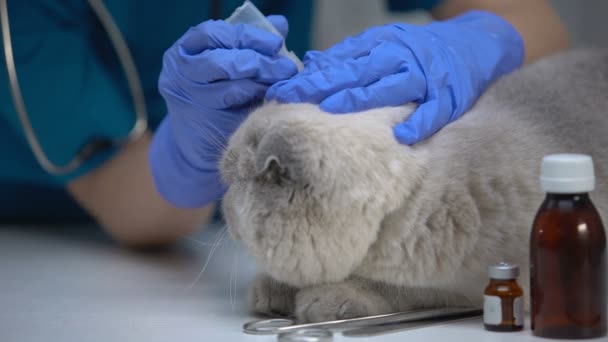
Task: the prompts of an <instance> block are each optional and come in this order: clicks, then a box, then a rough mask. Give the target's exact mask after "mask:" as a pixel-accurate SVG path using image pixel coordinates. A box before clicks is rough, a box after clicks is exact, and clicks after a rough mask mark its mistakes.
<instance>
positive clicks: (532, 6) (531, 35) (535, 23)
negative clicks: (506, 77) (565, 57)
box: [432, 0, 569, 63]
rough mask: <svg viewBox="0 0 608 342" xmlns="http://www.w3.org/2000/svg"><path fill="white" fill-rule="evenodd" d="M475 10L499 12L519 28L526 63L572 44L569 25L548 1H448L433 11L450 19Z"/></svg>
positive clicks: (437, 15) (439, 16) (438, 17)
mask: <svg viewBox="0 0 608 342" xmlns="http://www.w3.org/2000/svg"><path fill="white" fill-rule="evenodd" d="M473 9H480V10H486V11H489V12H493V13H496V14H497V15H499V16H501V17H503V18H504V19H506V20H507V21H509V22H510V23H511V24H512V25H513V26H514V27H515V28H516V29H517V31H518V32H519V33H520V34H521V36H522V37H523V40H524V44H525V48H526V63H530V62H533V61H535V60H537V59H539V58H541V57H544V56H547V55H550V54H553V53H556V52H558V51H561V50H564V49H566V48H567V47H568V45H569V38H568V32H567V30H566V27H565V25H564V24H563V23H562V21H561V19H560V18H559V16H558V15H557V13H556V11H555V10H554V9H553V7H552V6H551V4H550V2H549V1H548V0H446V1H445V2H444V3H443V4H441V5H440V6H438V7H437V8H435V9H434V10H433V12H432V14H433V16H434V17H435V18H437V19H448V18H451V17H454V16H457V15H459V14H462V13H464V12H466V11H469V10H473Z"/></svg>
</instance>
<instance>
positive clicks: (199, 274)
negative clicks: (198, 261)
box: [189, 226, 228, 288]
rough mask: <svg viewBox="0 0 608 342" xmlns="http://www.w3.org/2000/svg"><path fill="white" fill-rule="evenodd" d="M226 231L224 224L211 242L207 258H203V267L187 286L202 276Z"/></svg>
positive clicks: (191, 286)
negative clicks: (211, 245)
mask: <svg viewBox="0 0 608 342" xmlns="http://www.w3.org/2000/svg"><path fill="white" fill-rule="evenodd" d="M226 232H228V227H227V226H224V227H223V228H222V229H221V230H220V233H218V235H217V238H216V239H215V242H214V243H213V244H214V246H213V247H211V250H210V251H209V254H208V255H207V260H205V264H204V265H203V268H202V269H201V271H200V272H199V273H198V275H197V276H196V278H195V279H194V281H193V282H192V284H190V287H189V288H193V287H194V285H196V283H198V281H199V280H200V279H201V277H202V276H203V273H205V270H206V269H207V267H208V266H209V262H210V261H211V257H213V255H214V254H215V250H216V249H217V247H218V246H219V245H220V244H221V243H222V242H223V241H222V240H223V238H224V237H225V236H226Z"/></svg>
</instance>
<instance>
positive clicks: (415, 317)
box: [243, 307, 481, 335]
mask: <svg viewBox="0 0 608 342" xmlns="http://www.w3.org/2000/svg"><path fill="white" fill-rule="evenodd" d="M479 312H481V311H480V309H478V308H471V307H445V308H435V309H421V310H412V311H404V312H396V313H390V314H384V315H376V316H367V317H358V318H351V319H342V320H335V321H327V322H319V323H307V324H295V321H294V320H292V319H283V318H281V319H276V318H275V319H266V320H260V321H253V322H249V323H246V324H245V325H243V332H245V333H247V334H254V335H274V334H279V333H282V332H288V331H295V330H299V329H329V330H345V329H354V328H362V327H369V326H376V325H384V324H392V323H405V322H414V321H420V320H425V319H435V318H442V317H452V316H458V315H466V314H474V313H479Z"/></svg>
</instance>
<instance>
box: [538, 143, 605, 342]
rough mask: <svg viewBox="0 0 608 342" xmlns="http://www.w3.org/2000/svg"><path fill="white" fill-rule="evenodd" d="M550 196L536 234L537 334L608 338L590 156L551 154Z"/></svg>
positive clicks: (544, 177)
mask: <svg viewBox="0 0 608 342" xmlns="http://www.w3.org/2000/svg"><path fill="white" fill-rule="evenodd" d="M540 180H541V187H542V189H543V191H544V192H546V193H547V196H546V197H545V200H544V202H543V204H542V206H541V207H540V209H539V210H538V213H537V214H536V218H535V220H534V225H533V227H532V234H531V236H530V296H531V310H530V311H531V313H530V316H531V323H532V332H533V334H534V335H535V336H540V337H549V338H559V339H579V338H594V337H602V336H605V335H606V322H607V319H608V318H607V316H606V304H607V303H606V295H607V293H606V267H607V264H606V235H605V231H604V226H603V225H602V220H601V218H600V215H599V213H598V211H597V209H596V208H595V206H594V205H593V203H592V202H591V198H590V197H589V194H588V193H589V192H591V191H593V189H594V187H595V175H594V172H593V160H592V159H591V157H590V156H586V155H577V154H558V155H550V156H546V157H545V158H544V159H543V163H542V168H541V179H540Z"/></svg>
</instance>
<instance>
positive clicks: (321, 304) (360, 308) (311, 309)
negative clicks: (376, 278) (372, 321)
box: [295, 283, 392, 322]
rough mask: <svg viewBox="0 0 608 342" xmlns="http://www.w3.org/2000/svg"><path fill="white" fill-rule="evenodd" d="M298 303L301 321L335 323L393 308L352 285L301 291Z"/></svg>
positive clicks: (384, 311) (377, 313) (374, 293)
mask: <svg viewBox="0 0 608 342" xmlns="http://www.w3.org/2000/svg"><path fill="white" fill-rule="evenodd" d="M295 304H296V308H295V309H296V311H295V313H296V318H297V319H298V321H299V322H300V321H301V322H321V321H332V320H337V319H348V318H354V317H362V316H370V315H380V314H384V313H389V312H391V311H392V310H391V305H390V304H389V303H388V302H387V301H386V300H385V299H384V298H383V297H382V296H380V294H378V293H377V292H375V291H373V290H369V289H364V288H362V287H359V286H357V285H354V284H351V283H338V284H328V285H321V286H314V287H310V288H305V289H302V290H300V292H298V294H297V295H296V303H295Z"/></svg>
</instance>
